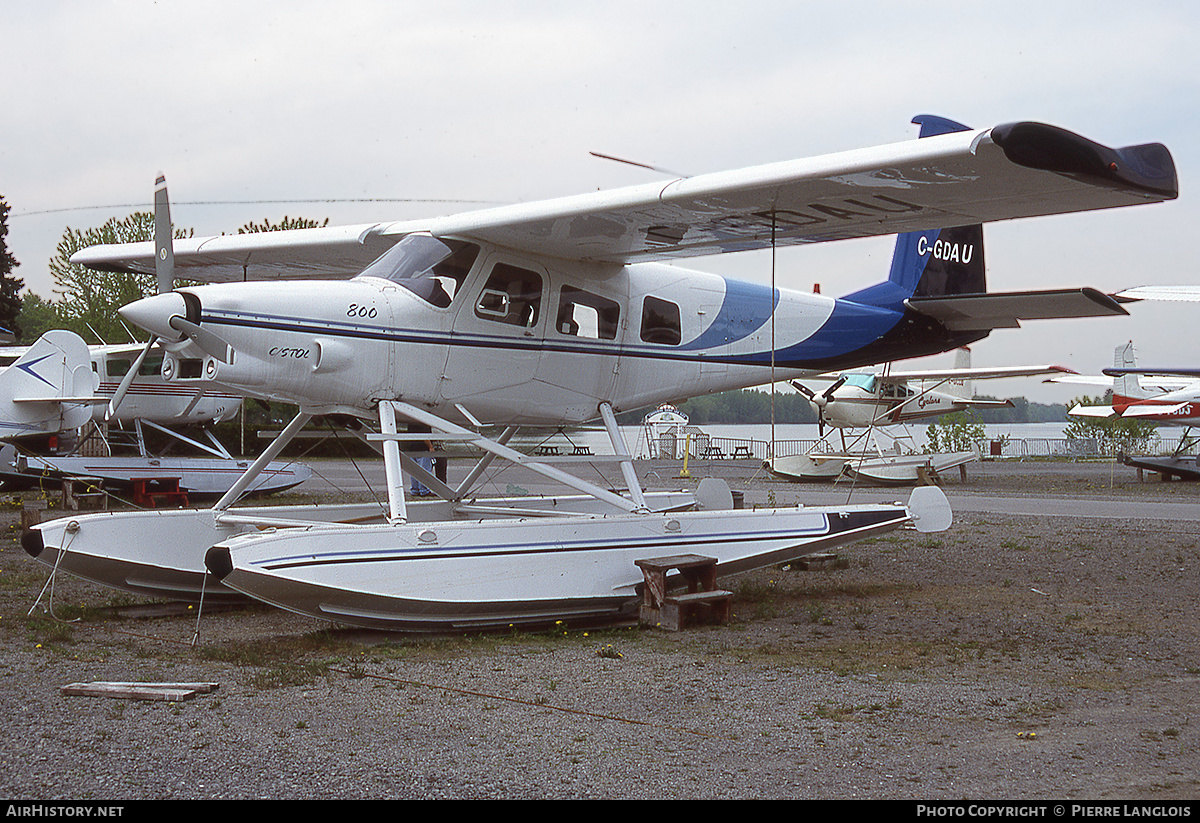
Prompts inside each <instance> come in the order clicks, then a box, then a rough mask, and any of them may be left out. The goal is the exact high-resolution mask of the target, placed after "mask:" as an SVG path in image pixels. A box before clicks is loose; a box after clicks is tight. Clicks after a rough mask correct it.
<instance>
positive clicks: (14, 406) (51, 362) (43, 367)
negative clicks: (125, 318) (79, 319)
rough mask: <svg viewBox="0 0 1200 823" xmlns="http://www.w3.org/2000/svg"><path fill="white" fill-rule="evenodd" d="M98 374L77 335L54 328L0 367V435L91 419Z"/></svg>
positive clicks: (30, 432) (32, 432)
mask: <svg viewBox="0 0 1200 823" xmlns="http://www.w3.org/2000/svg"><path fill="white" fill-rule="evenodd" d="M97 384H98V378H97V376H96V374H95V373H94V372H93V371H92V359H91V353H90V352H89V350H88V347H87V344H86V343H85V342H83V338H82V337H80V336H79V335H77V334H75V333H74V332H69V331H65V330H62V329H57V330H54V331H48V332H46V333H45V334H43V335H42V336H41V337H39V338H38V339H37V341H36V342H35V343H34V344H33V345H32V346H30V347H29V349H28V350H27V351H26V352H25V354H23V355H22V356H21V357H20V358H19V359H18V360H17V361H16V362H15V363H13V364H12V365H11V366H9V367H7V368H5V369H4V370H3V371H0V437H22V436H26V435H35V434H52V433H55V432H60V431H66V430H69V429H77V428H79V427H80V426H82V425H83V424H84V423H86V422H88V421H89V420H90V419H91V418H92V411H93V407H94V404H95V403H96V402H97V400H98V398H97V397H96V387H97Z"/></svg>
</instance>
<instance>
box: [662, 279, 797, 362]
mask: <svg viewBox="0 0 1200 823" xmlns="http://www.w3.org/2000/svg"><path fill="white" fill-rule="evenodd" d="M778 305H779V290H778V289H772V288H771V287H770V286H762V285H759V284H758V283H747V282H745V281H742V280H725V299H724V300H722V301H721V308H720V310H719V311H718V312H717V316H716V317H715V318H714V319H713V321H712V323H711V324H710V325H709V327H708V328H707V329H705V330H704V331H703V332H701V333H700V336H699V337H697V338H696V339H695V340H692V341H691V342H689V343H685V344H684V345H682V346H680V347H679V350H682V351H696V350H698V349H709V348H712V347H714V346H725V345H728V344H730V343H734V342H737V341H738V340H743V339H745V338H747V337H749V336H750V335H752V334H754V332H756V331H758V330H759V329H761V328H762V327H763V326H764V325H765V324H766V323H767V321H768V320H770V319H771V313H772V312H773V311H774V310H775V308H776V307H777V306H778Z"/></svg>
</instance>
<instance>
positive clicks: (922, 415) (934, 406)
mask: <svg viewBox="0 0 1200 823" xmlns="http://www.w3.org/2000/svg"><path fill="white" fill-rule="evenodd" d="M1069 371H1071V370H1070V369H1068V368H1066V367H1064V366H1055V365H1038V366H1000V367H997V368H990V369H973V368H971V352H970V349H967V348H962V349H959V350H958V352H957V353H956V355H955V366H954V368H952V369H927V370H923V371H892V369H891V364H888V365H886V366H883V367H879V368H875V369H871V370H865V371H864V370H855V371H850V372H844V373H842V374H837V375H834V374H830V375H825V376H824V377H825V378H826V379H828V380H832V382H831V383H830V384H829V386H827V387H826V388H824V389H821V388H820V387H816V388H814V387H811V386H809V385H808V384H806V383H805V382H804V381H803V380H793V381H791V382H792V386H793V387H794V388H795V389H796V391H798V392H800V393H801V394H803V395H804V396H805V397H807V398H808V401H809V404H810V405H811V406H812V407H813V410H814V411H815V412H817V414H818V415H819V420H820V427H821V433H822V434H824V431H825V426H827V425H828V426H833V427H835V428H850V429H863V428H869V427H871V426H887V425H892V424H896V423H908V422H911V421H913V420H923V419H926V418H929V417H939V416H941V415H943V414H949V413H950V412H957V411H964V410H966V409H971V408H995V407H1007V406H1012V401H1011V400H987V399H983V398H977V397H975V388H974V381H976V380H996V379H1000V378H1004V377H1031V376H1036V375H1041V374H1055V373H1065V372H1069ZM810 382H813V381H810Z"/></svg>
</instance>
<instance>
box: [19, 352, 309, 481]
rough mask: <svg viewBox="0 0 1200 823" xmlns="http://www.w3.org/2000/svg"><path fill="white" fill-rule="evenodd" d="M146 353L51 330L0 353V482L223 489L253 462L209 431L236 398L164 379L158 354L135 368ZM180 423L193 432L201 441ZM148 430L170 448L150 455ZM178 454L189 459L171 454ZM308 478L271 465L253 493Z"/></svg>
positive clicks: (299, 470) (300, 467)
mask: <svg viewBox="0 0 1200 823" xmlns="http://www.w3.org/2000/svg"><path fill="white" fill-rule="evenodd" d="M143 348H144V344H127V345H101V346H89V345H87V344H86V343H85V342H84V340H83V338H81V337H80V336H79V335H77V334H75V333H74V332H71V331H66V330H63V329H56V330H52V331H48V332H46V333H45V334H43V335H42V336H41V337H39V338H38V339H37V340H36V341H35V342H34V343H33V345H31V346H28V347H12V348H6V349H0V439H4V440H6V441H9V442H8V444H6V445H5V447H4V448H3V449H0V485H2V486H3V487H4V488H6V489H15V488H28V487H31V486H35V485H38V484H42V483H45V482H46V481H47V480H53V481H60V480H62V479H63V478H91V479H95V480H99V481H101V482H102V483H103V484H104V485H105V486H106V487H107V488H109V489H122V490H128V489H129V488H130V487H131V485H132V484H133V483H134V482H143V481H150V482H155V481H158V482H162V481H168V480H169V481H171V482H172V483H175V482H177V483H178V487H179V489H180V490H181V491H182V492H184V493H186V494H188V495H191V496H196V497H214V496H220V495H222V494H224V493H225V492H226V491H228V489H229V487H230V486H231V485H233V483H234V481H235V480H237V479H238V477H240V476H241V475H242V474H243V473H244V472H245V471H246V469H247V468H249V466H250V463H251V462H252V461H250V460H239V459H237V458H235V457H233V456H232V455H230V454H229V452H228V450H226V449H225V447H224V446H223V445H222V444H221V443H220V441H219V440H217V439H216V437H214V436H213V434H212V431H211V430H210V429H209V426H210V425H214V424H216V423H220V422H222V421H226V420H231V419H233V417H234V416H235V415H236V414H237V411H238V409H239V408H240V407H241V404H242V397H241V396H239V395H235V394H231V393H229V392H226V391H222V390H220V389H219V388H216V387H204V386H188V385H180V384H178V383H172V382H169V381H167V380H165V379H163V377H162V375H161V374H160V370H161V364H162V356H161V355H159V356H157V357H148V358H145V359H143V360H141V361H140V365H139V367H138V368H137V369H134V368H133V363H134V360H135V359H136V358H137V356H138V355H139V354H140V353H141V351H142V349H143ZM114 401H116V402H114ZM172 427H173V428H172ZM179 427H185V428H184V431H186V430H187V429H188V428H198V429H199V431H200V433H201V434H202V435H203V436H204V437H205V439H204V440H200V439H197V438H195V437H191V436H188V434H185V433H184V431H181V430H179ZM145 428H150V429H152V430H153V431H154V432H156V433H157V434H158V435H159V436H160V437H161V438H162V439H163V440H164V442H165V443H166V444H167V447H166V448H165V449H163V450H159V451H157V452H155V451H153V450H151V449H150V448H149V447H148V445H147V442H148V441H147V437H146V434H145V431H144V429H145ZM51 444H53V445H51ZM180 448H182V449H185V450H187V452H188V453H183V454H181V453H170V452H171V450H174V449H180ZM197 455H203V456H197ZM311 474H312V472H311V471H310V469H309V468H308V466H306V465H304V464H303V463H298V462H294V461H277V462H275V463H273V464H271V465H269V466H267V467H265V468H264V470H263V472H262V474H260V476H259V478H258V479H257V480H256V481H255V482H254V484H253V486H252V487H251V489H250V492H253V493H259V494H265V493H272V492H278V491H282V490H284V489H288V488H291V487H293V486H296V485H298V484H299V483H303V482H304V481H305V480H307V479H308V478H309V477H310V476H311Z"/></svg>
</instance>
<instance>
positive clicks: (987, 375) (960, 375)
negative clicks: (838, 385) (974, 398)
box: [876, 365, 1073, 383]
mask: <svg viewBox="0 0 1200 823" xmlns="http://www.w3.org/2000/svg"><path fill="white" fill-rule="evenodd" d="M1059 373H1061V374H1072V373H1073V372H1072V370H1071V369H1068V368H1067V367H1066V366H1055V365H1044V366H997V367H995V368H990V369H929V370H926V371H893V372H888V373H886V374H885V373H883V372H880V373H878V374H877V375H876V376H877V377H878V378H879V380H880V381H881V382H883V383H905V382H908V381H910V380H998V379H1000V378H1003V377H1034V376H1036V375H1039V374H1059Z"/></svg>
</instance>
